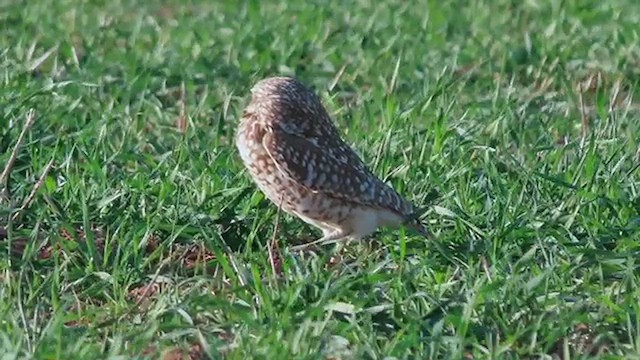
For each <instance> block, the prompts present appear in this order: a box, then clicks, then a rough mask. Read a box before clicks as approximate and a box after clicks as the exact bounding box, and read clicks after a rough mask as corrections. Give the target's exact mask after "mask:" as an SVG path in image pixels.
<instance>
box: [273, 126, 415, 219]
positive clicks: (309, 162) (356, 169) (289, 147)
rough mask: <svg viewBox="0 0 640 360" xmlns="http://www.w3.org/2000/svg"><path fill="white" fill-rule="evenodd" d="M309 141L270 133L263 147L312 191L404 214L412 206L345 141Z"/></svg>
mask: <svg viewBox="0 0 640 360" xmlns="http://www.w3.org/2000/svg"><path fill="white" fill-rule="evenodd" d="M322 142H323V140H322V139H312V140H310V139H306V138H304V137H301V136H298V135H294V134H289V133H286V132H284V131H282V130H280V129H272V130H271V131H268V132H267V133H266V134H265V136H264V137H263V139H262V145H263V146H264V148H265V149H266V151H267V153H268V154H269V156H270V157H271V158H272V159H273V161H274V163H275V165H276V167H277V168H278V170H280V171H281V172H282V173H284V174H285V175H286V176H288V177H289V178H291V179H292V180H294V181H295V182H296V183H299V184H302V185H303V186H305V187H306V188H308V189H309V190H310V191H313V192H319V193H323V194H325V195H327V196H330V197H334V198H338V199H343V200H348V201H351V202H355V203H358V204H360V205H365V206H372V207H379V208H386V209H389V210H392V211H395V212H397V213H399V214H402V215H407V212H410V211H411V206H410V205H409V204H408V203H407V202H405V201H404V200H403V199H402V197H401V196H400V195H399V194H398V193H397V192H396V191H395V190H394V189H392V188H391V187H390V186H388V185H386V184H385V183H383V182H382V181H381V180H379V179H378V178H377V177H376V176H375V175H374V174H372V173H371V172H370V171H369V170H368V169H367V168H366V166H365V165H364V164H363V163H362V161H361V160H360V158H359V157H358V156H357V155H356V153H355V152H353V150H351V149H350V148H349V147H348V146H347V145H346V144H344V143H343V142H342V141H339V142H336V141H335V140H334V139H329V140H326V139H325V140H324V143H322Z"/></svg>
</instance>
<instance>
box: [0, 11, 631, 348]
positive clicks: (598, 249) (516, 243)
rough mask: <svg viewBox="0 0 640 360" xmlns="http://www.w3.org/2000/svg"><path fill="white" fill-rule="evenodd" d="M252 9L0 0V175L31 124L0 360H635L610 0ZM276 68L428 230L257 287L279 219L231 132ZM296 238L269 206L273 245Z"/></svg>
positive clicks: (300, 263) (290, 221)
mask: <svg viewBox="0 0 640 360" xmlns="http://www.w3.org/2000/svg"><path fill="white" fill-rule="evenodd" d="M264 3H265V4H262V5H260V2H258V1H248V2H245V3H244V4H234V3H232V2H230V1H204V0H198V1H195V0H194V1H189V2H186V3H182V2H179V1H176V0H173V1H163V2H160V1H157V0H152V1H146V2H145V1H136V0H119V1H118V0H116V1H114V2H92V1H71V0H60V1H53V0H42V1H32V2H26V1H12V0H5V1H0V24H1V25H0V26H1V29H2V30H1V31H0V116H1V117H0V170H2V169H4V168H5V164H6V163H7V161H8V160H9V158H10V153H11V151H12V148H13V147H14V145H15V143H16V141H17V139H18V136H19V134H20V131H21V129H22V126H23V124H24V121H25V118H26V116H27V113H28V111H29V109H34V111H35V116H36V117H35V123H34V125H33V126H32V127H31V128H30V129H29V130H28V132H27V134H26V137H25V140H24V142H23V145H22V147H21V148H20V149H19V152H18V154H17V158H16V162H15V164H14V165H13V167H12V172H11V178H10V180H11V181H10V182H9V190H10V199H8V200H7V199H4V200H3V201H2V203H1V207H0V225H2V226H6V230H7V231H6V232H7V234H5V235H6V236H4V238H3V239H2V240H0V254H1V255H0V264H1V265H0V266H1V267H2V273H1V275H0V281H1V282H2V285H1V287H0V316H1V317H0V354H3V356H0V358H2V359H18V358H20V359H22V358H37V359H105V358H111V359H116V358H119V359H122V358H142V357H143V354H148V356H149V358H160V357H161V354H164V355H162V356H165V357H166V358H169V353H170V352H172V351H174V350H175V349H176V348H179V349H189V348H190V347H191V348H192V355H193V357H194V358H202V357H203V356H205V355H203V354H202V353H206V354H208V355H206V356H209V357H211V358H220V357H225V358H229V359H245V358H258V359H264V358H271V359H289V358H295V359H318V358H320V359H325V358H326V359H329V358H331V357H333V358H334V359H338V358H340V359H383V358H385V357H386V358H387V359H393V358H396V359H429V358H434V359H436V358H437V359H461V358H465V359H471V358H473V359H485V358H493V359H538V358H540V359H543V358H549V359H550V358H551V356H556V358H562V359H578V358H590V357H594V358H611V359H616V358H621V357H625V358H628V359H633V358H640V318H639V316H638V313H639V311H640V300H639V299H640V288H639V286H640V267H639V266H640V243H639V240H640V174H639V166H640V150H639V145H640V102H639V101H637V95H635V92H636V90H637V89H638V80H640V61H639V60H638V59H639V58H640V45H639V41H640V35H639V32H638V25H637V24H638V22H639V21H640V8H639V7H638V6H637V4H636V1H632V0H618V1H595V0H586V1H578V0H567V1H560V0H530V1H525V2H515V1H508V0H495V1H489V0H477V1H461V0H460V1H458V0H454V1H449V2H441V3H440V4H439V3H438V2H435V1H429V2H428V1H426V0H424V1H413V2H409V3H406V2H404V1H400V0H385V1H382V2H380V3H376V2H371V1H353V2H349V3H348V2H335V3H334V4H329V3H328V2H325V1H319V0H318V1H311V2H307V3H306V4H305V3H303V2H299V3H297V5H294V3H293V2H291V3H290V4H287V3H285V2H282V4H280V5H278V4H276V3H275V2H268V4H267V2H264ZM276 74H288V75H292V74H295V75H296V76H298V77H299V78H300V79H301V80H302V81H303V82H305V83H307V84H309V85H311V86H313V87H315V89H316V90H317V91H318V92H319V93H320V95H321V96H322V98H323V101H324V103H325V105H326V106H327V108H328V109H329V111H330V112H331V113H332V114H333V115H334V119H335V122H336V124H337V126H338V127H339V128H340V129H341V131H342V133H343V134H344V136H345V138H346V139H347V141H348V142H349V143H351V144H353V145H354V146H355V147H356V148H357V150H358V151H359V152H360V153H361V154H362V156H363V158H364V159H365V161H366V163H367V164H369V165H370V166H371V167H372V169H373V170H374V172H375V173H376V174H378V175H379V176H381V177H383V178H385V179H387V180H388V181H389V182H390V183H392V184H393V186H394V187H395V188H396V189H398V190H399V191H400V192H401V193H402V194H404V195H406V196H407V197H408V198H409V199H411V200H412V201H414V202H415V203H416V204H418V205H419V206H426V207H427V209H428V210H427V212H426V214H425V221H427V222H428V223H429V225H430V228H431V229H432V231H433V232H434V233H435V234H436V239H435V240H434V241H426V240H424V239H421V238H419V237H416V236H414V235H412V234H409V233H408V232H404V231H403V230H396V231H393V230H389V229H386V230H383V231H381V232H379V233H377V234H376V235H375V236H374V239H373V241H374V242H375V245H374V246H373V248H372V249H369V250H366V249H367V247H368V245H367V244H362V245H355V246H353V247H350V250H349V255H348V257H347V258H345V259H344V260H343V261H342V263H341V264H338V265H334V266H328V265H327V263H328V262H329V258H330V257H331V256H332V254H331V248H327V249H324V251H322V252H319V253H318V255H317V256H306V257H294V256H291V255H290V254H288V253H286V251H285V255H284V256H285V258H284V275H283V278H282V279H281V280H279V281H275V280H274V276H273V273H272V270H271V266H270V263H269V257H268V255H267V244H268V243H269V241H270V239H271V238H272V237H273V232H274V228H275V225H276V217H277V212H276V210H275V207H274V206H273V205H272V204H270V203H269V202H267V201H266V200H265V199H264V197H263V196H262V195H261V194H260V193H259V192H258V191H257V190H256V188H255V186H253V184H252V183H251V182H250V180H249V178H248V175H247V174H246V172H244V170H243V168H242V165H241V163H240V160H239V156H238V155H237V153H236V151H235V147H234V146H233V142H232V140H233V135H234V133H235V128H236V125H237V123H238V118H239V116H240V114H241V111H242V107H243V106H244V104H246V101H247V100H248V91H249V88H250V86H251V85H252V84H253V83H254V82H255V81H257V80H258V79H260V78H263V77H267V76H273V75H276ZM580 84H582V85H580ZM181 87H183V88H184V106H182V100H181V98H182V97H183V96H182V95H181ZM616 94H617V95H616ZM614 100H615V101H614ZM612 104H613V105H612ZM182 109H184V118H185V119H186V121H187V125H188V126H187V129H186V131H185V132H182V131H180V129H179V126H178V125H177V124H178V123H179V120H180V119H181V118H183V117H182V116H181V111H183V110H182ZM50 161H53V166H52V168H51V170H50V171H49V172H48V173H47V176H46V177H45V180H44V182H43V183H42V184H41V185H42V186H41V187H40V188H39V190H38V191H37V193H36V194H35V197H34V198H33V200H32V201H31V202H28V203H27V204H26V209H24V210H21V211H19V210H18V209H20V207H21V206H22V204H23V202H25V199H27V198H28V197H29V194H30V193H31V191H32V189H33V188H34V186H35V185H36V183H37V182H38V179H39V177H40V176H41V174H42V173H43V171H44V170H45V168H46V166H47V164H48V163H49V162H50ZM9 219H12V220H9ZM80 226H82V227H83V228H84V229H88V228H92V227H94V228H96V231H87V236H86V241H85V240H84V238H85V237H83V236H81V235H74V229H79V228H80ZM63 229H66V230H67V231H69V232H71V236H68V237H67V238H65V237H63V236H61V235H60V232H61V231H62V230H63ZM319 235H320V234H319V233H318V232H316V230H314V229H311V228H309V227H307V226H306V225H304V224H303V223H302V222H301V221H299V220H297V219H294V218H291V217H289V216H280V222H279V229H278V233H277V237H276V239H277V240H278V242H279V244H280V247H281V248H283V249H285V248H286V245H287V244H296V243H299V242H301V241H303V240H305V239H315V238H317V237H318V236H319ZM74 238H75V239H74ZM198 249H199V250H198ZM185 252H190V253H188V254H185ZM198 252H202V253H207V254H208V255H209V256H208V257H207V258H206V259H205V260H202V259H195V254H197V253H198ZM151 281H155V282H156V283H158V284H162V286H159V287H158V288H153V289H152V290H153V291H152V290H150V291H148V292H147V293H146V294H142V295H147V296H146V297H144V296H141V292H142V291H140V290H139V287H140V286H141V285H144V284H147V283H150V282H151ZM136 289H138V290H136ZM136 291H137V294H138V296H136ZM582 344H585V345H584V346H583V345H582ZM199 349H200V350H202V351H198V350H199ZM173 354H174V355H175V352H174V353H173ZM185 356H186V355H185Z"/></svg>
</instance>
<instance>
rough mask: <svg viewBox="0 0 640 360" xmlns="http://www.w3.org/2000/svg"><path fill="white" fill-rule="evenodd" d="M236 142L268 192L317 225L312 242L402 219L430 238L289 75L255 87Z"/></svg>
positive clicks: (356, 234)
mask: <svg viewBox="0 0 640 360" xmlns="http://www.w3.org/2000/svg"><path fill="white" fill-rule="evenodd" d="M236 146H237V148H238V151H239V153H240V157H241V158H242V161H243V163H244V165H245V166H246V168H247V169H248V171H249V174H250V175H251V177H252V179H253V180H254V181H255V183H256V184H257V185H258V188H260V190H261V191H262V192H263V193H264V194H265V195H266V197H267V198H269V199H270V200H271V201H272V202H273V203H274V204H275V205H276V206H279V207H281V209H282V210H284V211H285V212H287V213H289V214H292V215H295V216H297V217H299V218H300V219H302V220H304V221H305V222H307V223H309V224H311V225H313V226H315V227H317V228H319V229H320V230H322V233H323V236H322V238H320V239H319V240H317V241H314V242H313V243H330V242H337V241H338V240H342V239H350V240H359V239H362V238H364V237H366V236H367V235H370V234H372V233H373V232H375V231H376V230H377V229H378V228H379V227H381V226H390V227H399V226H401V225H405V226H407V227H408V228H411V229H414V230H416V231H417V232H418V233H420V234H421V235H423V236H425V237H428V236H429V232H428V231H427V229H426V228H425V227H424V226H423V225H422V223H421V222H420V221H419V219H418V217H417V214H416V213H415V210H414V207H413V205H412V204H411V203H410V202H408V201H407V200H405V199H403V198H402V196H400V194H398V193H397V192H396V191H395V190H394V189H393V188H391V187H390V186H389V185H387V184H385V183H384V182H382V180H380V179H379V178H378V177H376V175H374V174H373V173H372V172H371V171H370V170H369V169H368V168H367V166H366V165H365V164H364V163H363V161H362V160H361V159H360V158H359V157H358V155H357V154H356V153H355V152H354V151H353V150H352V149H351V148H350V147H349V146H348V145H347V144H346V143H345V142H344V141H343V140H342V139H341V138H340V134H339V133H338V130H337V129H336V127H335V126H334V124H333V122H332V120H331V118H330V116H329V114H328V113H327V111H326V109H325V108H324V106H323V105H322V103H321V102H320V99H319V97H318V96H317V95H316V94H315V93H314V92H313V91H312V90H310V89H308V88H307V87H306V86H305V85H303V84H302V83H300V82H299V81H298V80H296V79H294V78H291V77H272V78H267V79H264V80H261V81H259V82H258V83H256V84H255V85H254V86H253V88H252V89H251V101H250V103H249V104H248V106H247V107H246V108H245V109H244V113H243V115H242V119H241V122H240V125H239V128H238V131H237V135H236Z"/></svg>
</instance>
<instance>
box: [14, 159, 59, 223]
mask: <svg viewBox="0 0 640 360" xmlns="http://www.w3.org/2000/svg"><path fill="white" fill-rule="evenodd" d="M53 161H54V160H53V159H51V160H50V161H49V163H48V164H47V166H45V168H44V170H43V171H42V174H41V175H40V178H39V179H38V181H37V182H36V184H35V185H34V186H33V189H31V193H29V196H27V198H26V199H25V200H24V201H23V202H22V206H20V209H18V211H17V212H16V213H15V214H13V217H12V218H11V220H14V221H15V220H16V219H17V218H18V216H19V215H20V213H21V212H22V211H24V210H25V209H26V208H28V207H29V205H31V203H32V202H33V199H35V197H36V194H37V193H38V190H40V188H41V187H42V185H44V180H45V179H46V178H47V175H48V174H49V171H51V168H52V167H53Z"/></svg>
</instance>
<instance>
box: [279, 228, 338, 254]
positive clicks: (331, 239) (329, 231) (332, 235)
mask: <svg viewBox="0 0 640 360" xmlns="http://www.w3.org/2000/svg"><path fill="white" fill-rule="evenodd" d="M322 232H323V236H322V237H321V238H320V239H318V240H316V241H312V242H310V243H306V244H302V245H297V246H293V247H291V251H300V250H305V249H306V248H308V247H310V246H313V245H327V244H334V243H342V242H343V241H344V240H347V239H348V236H349V234H350V232H349V231H347V230H346V229H333V228H324V229H322Z"/></svg>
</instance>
